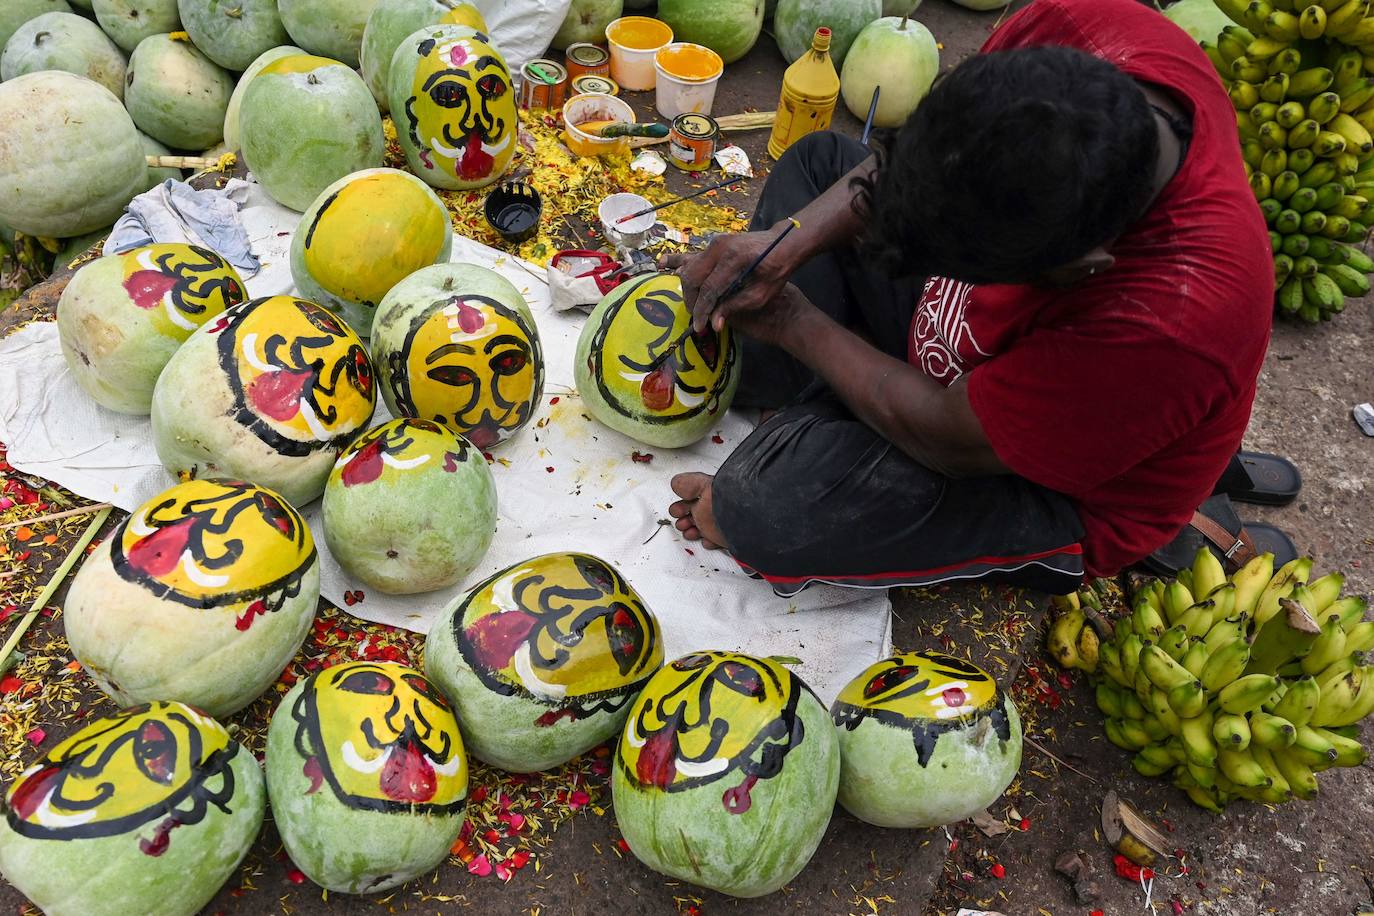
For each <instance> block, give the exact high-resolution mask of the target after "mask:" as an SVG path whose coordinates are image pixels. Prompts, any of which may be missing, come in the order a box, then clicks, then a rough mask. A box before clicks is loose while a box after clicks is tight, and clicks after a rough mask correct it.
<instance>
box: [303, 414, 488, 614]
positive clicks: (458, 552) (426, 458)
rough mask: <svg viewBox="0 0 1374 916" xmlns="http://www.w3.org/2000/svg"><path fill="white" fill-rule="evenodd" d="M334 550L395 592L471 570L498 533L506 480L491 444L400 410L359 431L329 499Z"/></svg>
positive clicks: (328, 532)
mask: <svg viewBox="0 0 1374 916" xmlns="http://www.w3.org/2000/svg"><path fill="white" fill-rule="evenodd" d="M322 509H323V514H324V539H325V542H326V543H327V544H329V552H330V553H331V554H333V556H334V559H335V560H338V561H339V565H340V566H342V567H343V568H344V569H345V570H346V571H347V572H348V573H349V574H350V575H352V576H353V577H355V578H357V579H360V580H362V581H363V582H364V583H365V584H366V585H367V586H368V587H369V588H375V589H377V590H378V591H380V592H385V593H386V594H389V595H413V594H416V593H417V592H432V591H434V590H435V589H438V588H447V587H448V586H450V585H455V584H457V583H459V582H461V581H463V580H464V579H466V578H467V576H468V574H469V573H471V572H472V570H473V569H474V568H475V567H476V566H477V564H478V563H480V562H481V560H482V557H483V556H484V555H485V554H486V552H487V548H488V547H489V546H491V539H492V536H493V535H494V534H495V533H496V483H495V482H494V481H493V480H492V477H491V469H490V468H488V467H487V461H486V459H485V458H483V457H482V453H481V452H479V451H477V449H475V448H473V447H472V446H471V445H469V444H468V441H467V440H466V439H464V438H463V437H462V436H460V435H458V434H457V433H455V432H454V431H453V430H451V429H449V428H448V427H447V426H443V425H442V424H439V423H432V422H430V421H429V420H392V421H391V422H389V423H383V424H382V425H381V426H378V427H377V428H376V429H373V430H369V431H368V432H366V433H364V434H363V435H361V436H359V437H358V438H357V439H355V440H354V441H353V444H352V445H350V446H349V447H348V448H347V449H346V450H345V451H344V453H343V454H342V455H340V456H339V460H338V461H337V462H336V463H335V464H334V470H333V471H332V472H330V474H329V481H328V483H326V484H325V487H324V500H323V503H322Z"/></svg>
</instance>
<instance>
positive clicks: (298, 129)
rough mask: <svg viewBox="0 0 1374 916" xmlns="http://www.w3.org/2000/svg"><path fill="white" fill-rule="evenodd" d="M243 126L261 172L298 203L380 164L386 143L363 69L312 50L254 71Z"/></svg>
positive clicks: (265, 182)
mask: <svg viewBox="0 0 1374 916" xmlns="http://www.w3.org/2000/svg"><path fill="white" fill-rule="evenodd" d="M239 134H240V136H239V139H240V143H241V146H242V149H243V157H244V161H245V162H246V163H247V165H248V168H249V170H250V171H252V173H253V175H254V177H256V178H257V180H258V182H259V183H260V184H261V185H262V186H263V189H264V190H265V191H267V193H268V194H269V195H271V197H272V199H273V200H275V201H276V202H277V203H279V204H281V205H282V206H284V207H290V208H291V209H292V210H296V211H303V210H305V208H306V207H309V206H310V204H311V202H312V201H314V199H315V198H316V197H318V196H319V195H320V192H321V191H323V190H324V189H325V188H327V187H329V186H330V185H331V184H333V183H334V182H336V181H338V180H339V179H340V178H343V177H344V176H345V175H350V174H352V173H353V172H357V171H361V170H362V169H371V168H380V167H381V165H382V157H383V154H384V153H385V151H386V139H385V137H384V136H383V134H382V116H381V114H380V113H379V112H378V111H377V104H376V102H374V101H373V100H372V94H371V93H370V92H368V91H367V86H366V84H364V83H363V80H362V77H360V76H358V74H356V73H354V72H353V71H352V70H351V69H349V68H348V67H347V66H345V65H344V64H341V63H339V62H338V61H337V60H329V59H327V58H323V57H311V56H310V55H304V54H302V55H293V56H290V57H282V58H278V59H277V60H274V61H272V62H271V63H269V64H267V65H266V66H264V67H263V68H262V69H261V70H259V71H258V73H257V75H256V76H254V77H253V79H252V82H250V83H249V84H248V88H247V89H245V90H244V93H243V103H242V107H241V108H240V110H239Z"/></svg>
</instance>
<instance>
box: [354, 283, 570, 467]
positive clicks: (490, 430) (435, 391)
mask: <svg viewBox="0 0 1374 916" xmlns="http://www.w3.org/2000/svg"><path fill="white" fill-rule="evenodd" d="M452 344H462V345H463V346H462V347H461V348H460V347H454V346H452ZM372 358H373V360H374V361H375V362H376V364H377V365H378V366H382V367H384V370H385V371H384V372H383V374H382V377H381V379H380V380H379V381H380V384H381V389H382V397H383V398H385V399H386V405H387V407H388V408H389V409H390V411H391V412H392V414H394V415H395V416H398V417H419V418H420V419H423V420H434V421H435V422H437V423H443V424H444V425H446V426H449V427H451V428H453V429H454V430H455V431H457V432H459V433H461V434H462V435H464V436H466V437H467V439H468V441H469V442H471V443H472V444H473V445H475V446H477V447H478V448H479V449H482V450H483V451H485V450H487V449H489V448H491V447H492V446H494V445H496V444H498V443H500V442H502V441H504V440H506V439H508V438H510V437H511V436H513V435H515V432H516V430H518V429H520V427H522V426H524V425H525V424H526V423H528V422H529V421H530V418H531V417H533V416H534V409H535V408H536V407H537V406H538V405H539V399H540V397H541V396H542V394H543V391H544V353H543V350H542V349H541V348H540V345H539V330H538V328H536V326H535V324H534V316H533V315H531V314H530V307H529V304H528V303H526V302H525V297H524V296H522V295H521V294H520V290H518V289H516V288H515V285H514V284H512V283H511V282H510V281H509V280H507V279H506V278H505V277H502V276H501V275H500V274H498V273H496V272H495V271H493V270H488V269H486V268H485V267H478V266H476V265H473V264H436V265H434V266H433V267H426V268H424V269H423V270H418V271H416V272H415V273H413V274H411V275H410V276H409V277H407V278H406V279H404V280H402V281H401V282H400V283H398V284H396V285H395V286H394V287H392V289H391V292H389V293H387V294H386V298H384V299H383V300H382V303H381V305H380V306H378V307H377V317H376V318H375V319H374V320H373V323H372Z"/></svg>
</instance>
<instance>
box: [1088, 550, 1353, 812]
mask: <svg viewBox="0 0 1374 916" xmlns="http://www.w3.org/2000/svg"><path fill="white" fill-rule="evenodd" d="M1311 571H1312V560H1311V559H1309V558H1301V559H1298V560H1294V561H1293V562H1291V563H1288V564H1286V565H1285V566H1283V567H1282V568H1280V569H1278V570H1277V571H1276V570H1275V569H1274V558H1273V555H1272V554H1264V555H1262V556H1260V557H1256V558H1255V559H1253V560H1251V561H1250V562H1249V563H1247V564H1246V565H1245V566H1244V567H1242V568H1241V569H1239V570H1237V571H1236V572H1235V573H1234V574H1233V575H1232V576H1230V577H1229V578H1228V577H1227V576H1226V574H1225V572H1224V571H1223V570H1222V567H1221V564H1220V563H1219V562H1218V561H1217V559H1216V558H1215V557H1214V556H1213V554H1212V553H1211V552H1210V551H1208V550H1207V549H1205V548H1204V549H1202V550H1200V551H1199V552H1198V554H1197V557H1196V559H1195V560H1194V562H1193V565H1192V568H1191V569H1186V570H1182V571H1180V574H1179V576H1178V578H1176V579H1174V580H1172V581H1170V582H1167V583H1166V582H1162V581H1159V580H1153V581H1151V582H1150V583H1149V585H1148V586H1146V587H1144V588H1142V589H1140V590H1139V591H1138V592H1137V593H1136V595H1135V597H1134V600H1133V602H1132V609H1131V612H1130V614H1129V616H1127V617H1125V618H1123V619H1122V620H1120V621H1118V622H1117V624H1116V628H1115V632H1114V633H1113V636H1112V638H1111V640H1109V641H1106V642H1102V643H1101V645H1100V646H1099V647H1098V668H1099V674H1100V675H1101V677H1100V679H1099V681H1098V683H1097V685H1096V700H1097V706H1098V708H1099V709H1100V710H1101V711H1102V713H1103V715H1105V716H1106V717H1107V718H1106V722H1105V725H1104V727H1105V729H1106V732H1107V737H1108V739H1109V740H1111V742H1112V743H1113V744H1116V745H1117V746H1119V747H1122V748H1125V749H1127V750H1129V751H1131V752H1132V753H1133V754H1134V757H1132V760H1131V762H1132V764H1133V765H1134V767H1135V768H1136V770H1137V771H1139V772H1140V773H1141V774H1143V775H1145V776H1169V777H1171V778H1172V779H1173V781H1174V783H1175V784H1176V785H1177V786H1178V787H1179V788H1181V789H1182V790H1183V791H1184V792H1186V793H1187V794H1188V797H1189V798H1191V799H1192V800H1193V801H1194V802H1195V803H1197V804H1198V805H1201V806H1202V807H1204V808H1207V809H1209V810H1211V811H1217V812H1219V811H1221V809H1222V808H1223V806H1225V805H1226V804H1227V803H1228V802H1229V801H1231V800H1232V799H1235V798H1244V799H1249V800H1252V801H1259V802H1266V803H1271V804H1273V803H1278V802H1283V801H1286V800H1288V799H1289V798H1291V797H1297V798H1311V797H1312V796H1313V795H1315V794H1316V792H1317V780H1316V777H1315V774H1316V773H1318V772H1320V771H1322V770H1324V769H1327V768H1328V767H1333V766H1358V765H1359V764H1361V763H1363V762H1364V759H1365V750H1364V748H1363V747H1361V745H1360V742H1359V736H1358V725H1359V722H1360V720H1361V719H1363V718H1364V717H1365V716H1367V715H1369V714H1370V713H1371V712H1374V665H1369V664H1365V663H1364V654H1365V653H1366V652H1368V651H1369V650H1370V649H1372V648H1374V620H1371V621H1366V620H1364V619H1363V618H1364V613H1365V607H1366V603H1365V600H1364V599H1363V598H1356V597H1344V598H1343V597H1341V595H1340V592H1341V587H1342V585H1343V584H1344V577H1343V576H1342V575H1341V574H1340V573H1331V574H1329V575H1326V576H1322V577H1321V578H1319V579H1315V580H1312V581H1309V576H1310V574H1311Z"/></svg>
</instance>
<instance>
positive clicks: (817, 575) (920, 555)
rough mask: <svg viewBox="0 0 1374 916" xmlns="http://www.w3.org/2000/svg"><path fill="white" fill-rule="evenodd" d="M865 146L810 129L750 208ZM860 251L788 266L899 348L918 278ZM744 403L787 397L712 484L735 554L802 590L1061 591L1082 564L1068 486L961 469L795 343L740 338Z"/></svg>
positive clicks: (811, 188)
mask: <svg viewBox="0 0 1374 916" xmlns="http://www.w3.org/2000/svg"><path fill="white" fill-rule="evenodd" d="M867 156H868V150H867V148H865V147H864V146H862V145H861V144H859V143H858V142H857V141H854V140H851V139H849V138H847V137H842V136H840V135H838V134H833V133H821V134H812V135H811V136H809V137H807V138H805V139H803V140H802V141H801V142H799V143H797V144H795V145H794V146H793V147H792V148H791V149H789V150H788V152H787V153H786V154H785V155H784V156H783V158H782V159H781V160H780V161H779V162H778V164H777V166H776V167H775V168H774V169H773V172H772V174H771V175H770V176H769V179H768V184H767V185H766V186H765V188H764V192H763V195H762V197H761V199H760V202H759V208H758V210H757V212H756V213H755V215H754V228H767V227H769V226H771V225H773V224H774V223H776V222H777V221H778V220H780V219H783V218H784V217H787V216H790V215H792V214H794V213H796V212H797V211H798V210H800V209H801V208H802V207H804V206H806V204H808V203H810V202H811V201H812V200H813V199H815V197H817V196H818V195H819V194H820V193H821V192H823V191H824V190H825V189H826V188H828V187H830V186H831V185H832V184H833V183H834V182H836V181H838V180H839V179H840V178H841V177H842V176H843V175H844V174H845V173H846V172H848V171H849V170H850V169H852V168H853V167H854V166H855V165H857V164H858V163H859V162H861V161H862V160H863V159H865V158H866V157H867ZM861 263H862V262H861V260H860V258H859V257H858V255H857V252H855V251H852V250H851V251H840V252H832V253H829V254H826V255H823V256H821V257H818V258H815V259H813V260H811V261H810V262H808V263H807V264H806V265H804V266H803V267H802V269H801V270H799V271H798V272H797V273H796V274H795V275H794V276H793V282H794V283H796V284H797V286H798V287H800V288H801V289H802V291H803V292H805V293H806V294H807V297H808V298H809V299H810V300H811V301H812V302H813V303H815V304H816V305H817V306H819V307H820V308H822V309H824V310H825V311H826V312H827V313H829V314H830V315H831V316H832V317H834V318H835V319H836V320H837V321H839V322H841V323H842V324H845V325H847V326H849V327H852V328H854V329H855V330H856V331H858V332H860V333H862V334H864V335H865V336H866V337H868V338H869V339H870V340H871V341H873V342H874V344H875V346H877V347H878V348H879V349H881V350H883V351H885V352H887V353H890V354H892V355H894V356H901V357H905V355H906V342H907V335H908V332H909V327H910V324H911V318H912V314H913V313H914V311H915V307H916V302H917V299H918V297H919V295H920V293H921V288H922V285H923V282H924V281H923V279H922V278H911V277H907V278H890V277H887V276H884V275H882V274H879V273H876V272H870V271H865V270H863V269H862V267H861ZM742 362H743V379H742V381H741V384H740V390H739V394H738V395H737V397H736V404H738V405H741V406H750V407H760V408H780V409H779V411H778V413H777V414H775V415H774V416H773V417H771V418H770V419H769V420H768V421H767V422H765V423H764V424H762V425H761V426H760V427H759V428H758V429H757V430H755V431H754V433H753V434H752V435H751V436H750V437H749V438H748V439H747V440H745V441H744V442H743V443H742V444H741V445H740V446H739V448H738V449H736V450H735V452H734V453H733V454H731V456H730V457H729V458H728V459H726V462H725V464H724V465H723V466H722V467H721V469H720V472H719V473H718V474H717V476H716V478H715V482H714V485H713V488H712V496H713V506H714V510H715V515H716V521H717V523H718V524H719V526H720V529H721V532H722V534H724V536H725V539H726V542H727V543H728V544H729V546H730V549H731V551H732V553H733V554H734V556H735V559H736V560H737V561H738V562H739V563H740V564H741V565H743V566H744V567H746V568H747V569H749V570H751V571H753V572H755V573H757V574H758V575H761V576H762V577H763V578H765V579H767V580H768V581H769V582H770V583H772V585H773V588H774V590H775V591H776V592H777V593H778V594H780V595H792V594H796V593H797V592H799V591H801V590H802V589H803V588H805V587H806V586H807V585H809V584H811V583H812V582H827V583H831V584H835V585H844V586H852V587H857V588H887V587H890V586H895V585H928V584H932V583H936V582H944V581H948V580H954V579H985V580H989V581H997V582H1004V583H1009V584H1013V585H1020V586H1025V587H1030V588H1036V589H1040V590H1043V591H1048V592H1054V593H1064V592H1068V591H1072V590H1073V589H1074V588H1076V587H1077V586H1078V585H1079V583H1080V582H1081V581H1082V578H1083V549H1082V546H1081V543H1080V541H1081V540H1082V537H1083V525H1082V523H1081V522H1080V521H1079V518H1078V513H1077V510H1076V509H1075V508H1074V505H1073V503H1072V501H1070V500H1069V499H1068V497H1066V496H1064V495H1062V494H1060V493H1057V492H1055V491H1053V490H1049V489H1046V488H1045V487H1042V486H1040V485H1038V484H1035V483H1032V482H1031V481H1029V480H1026V479H1025V478H1022V477H1018V476H1016V475H1014V474H1003V475H998V476H989V477H970V478H960V479H953V478H948V477H945V476H943V475H941V474H938V473H936V472H935V471H932V470H931V469H929V468H927V467H925V466H924V465H921V464H919V463H918V462H916V461H915V460H913V459H911V458H909V457H908V456H906V455H905V454H903V453H902V452H900V451H899V450H898V449H897V448H896V447H895V446H893V445H892V444H891V443H890V442H888V441H887V440H886V439H884V438H883V437H882V436H880V435H879V434H878V433H876V432H874V431H873V430H872V429H871V428H869V427H868V426H867V425H865V424H864V423H863V422H862V421H860V420H858V419H856V418H855V417H854V416H853V415H852V414H851V413H850V412H849V410H848V409H847V408H846V407H845V406H844V404H842V403H841V402H840V400H839V398H838V397H837V396H836V395H835V394H834V393H833V392H831V391H830V389H829V388H828V387H826V386H825V385H824V384H823V383H821V382H819V381H817V380H816V378H815V376H814V375H813V374H812V373H811V371H810V370H809V369H807V368H806V367H805V366H804V365H802V364H801V363H799V362H797V361H796V360H795V359H793V358H792V357H791V356H790V355H789V354H787V353H785V352H783V351H781V350H778V349H776V348H774V347H770V346H767V345H764V344H760V343H759V342H757V341H752V340H745V342H744V358H743V360H742Z"/></svg>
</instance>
